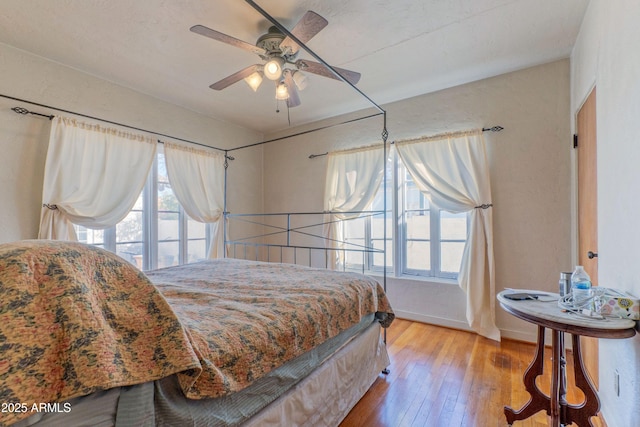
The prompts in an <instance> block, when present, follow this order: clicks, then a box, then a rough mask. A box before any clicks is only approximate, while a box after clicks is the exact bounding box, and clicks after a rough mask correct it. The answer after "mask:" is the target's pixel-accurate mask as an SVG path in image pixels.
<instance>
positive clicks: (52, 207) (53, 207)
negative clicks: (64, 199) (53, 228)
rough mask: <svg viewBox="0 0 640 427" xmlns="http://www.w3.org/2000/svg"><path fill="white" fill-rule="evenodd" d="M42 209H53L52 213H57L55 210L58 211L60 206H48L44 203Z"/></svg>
mask: <svg viewBox="0 0 640 427" xmlns="http://www.w3.org/2000/svg"><path fill="white" fill-rule="evenodd" d="M42 207H43V208H47V209H51V210H52V211H55V210H57V209H58V206H57V205H48V204H46V203H43V204H42Z"/></svg>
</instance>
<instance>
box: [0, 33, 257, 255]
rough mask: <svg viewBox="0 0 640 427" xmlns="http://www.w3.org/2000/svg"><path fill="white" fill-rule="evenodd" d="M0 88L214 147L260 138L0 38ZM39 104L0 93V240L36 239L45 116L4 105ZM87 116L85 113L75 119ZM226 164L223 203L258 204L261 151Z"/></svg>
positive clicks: (39, 109) (242, 206)
mask: <svg viewBox="0 0 640 427" xmlns="http://www.w3.org/2000/svg"><path fill="white" fill-rule="evenodd" d="M0 94H3V95H7V96H12V97H16V98H21V99H26V100H29V101H32V102H36V103H40V104H45V105H51V106H54V107H58V108H62V109H65V110H69V111H76V112H79V113H81V114H86V115H90V116H95V117H100V118H104V119H107V120H111V121H114V122H120V123H124V124H127V125H130V126H135V127H138V128H142V129H148V130H151V131H154V132H159V133H163V134H167V135H172V136H176V137H178V138H184V139H188V140H192V141H197V142H200V143H203V144H208V145H213V146H216V147H219V148H231V147H234V146H240V145H246V144H250V143H253V142H256V141H260V140H262V135H261V134H259V133H257V132H252V131H248V130H246V129H243V128H240V127H237V126H233V125H229V124H227V123H224V122H221V121H216V120H213V119H210V118H207V117H204V116H201V115H199V114H195V113H193V112H191V111H188V110H185V109H183V108H180V107H177V106H174V105H171V104H168V103H166V102H163V101H161V100H158V99H155V98H152V97H149V96H146V95H144V94H141V93H138V92H135V91H132V90H130V89H127V88H124V87H121V86H117V85H115V84H112V83H110V82H107V81H105V80H101V79H97V78H95V77H93V76H90V75H87V74H84V73H80V72H78V71H76V70H74V69H71V68H68V67H65V66H62V65H60V64H57V63H54V62H51V61H47V60H44V59H42V58H40V57H36V56H33V55H31V54H27V53H25V52H24V51H20V50H17V49H14V48H11V47H8V46H6V45H2V44H0ZM15 106H24V107H25V108H27V109H30V110H32V111H36V112H42V113H46V114H62V113H58V112H56V111H48V110H47V109H46V108H42V107H37V106H33V105H29V104H23V103H20V102H16V101H12V100H9V99H6V98H2V97H0V200H2V209H0V243H3V242H10V241H15V240H21V239H33V238H36V237H37V233H38V225H39V215H40V205H41V203H42V200H41V197H42V179H43V173H44V163H45V158H46V152H47V141H48V136H49V120H48V119H46V118H38V117H35V116H21V115H18V114H16V113H14V112H13V111H11V110H10V108H12V107H15ZM82 120H86V119H82ZM236 157H237V160H236V161H234V162H231V163H232V164H231V166H230V169H229V189H230V191H229V195H230V196H229V199H230V200H229V206H230V208H234V207H235V209H242V210H252V211H255V210H260V209H262V197H261V192H262V182H261V180H262V170H261V165H262V152H261V150H253V151H250V152H247V153H245V154H243V155H241V156H240V155H238V156H236Z"/></svg>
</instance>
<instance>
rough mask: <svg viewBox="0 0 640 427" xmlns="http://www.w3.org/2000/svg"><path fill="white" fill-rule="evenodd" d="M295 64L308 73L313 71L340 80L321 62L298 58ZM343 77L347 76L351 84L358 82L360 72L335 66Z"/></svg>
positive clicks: (346, 78)
mask: <svg viewBox="0 0 640 427" xmlns="http://www.w3.org/2000/svg"><path fill="white" fill-rule="evenodd" d="M295 66H296V67H297V68H298V70H300V71H304V72H306V73H313V74H317V75H319V76H323V77H329V78H330V79H336V80H340V79H339V78H338V77H337V76H336V75H335V74H333V72H331V70H330V69H328V68H327V67H325V66H324V65H323V64H321V63H319V62H313V61H308V60H306V59H298V60H297V61H296V62H295ZM333 68H334V69H335V70H336V71H337V72H338V73H339V74H340V75H341V76H342V77H344V78H345V80H347V81H348V82H349V83H351V84H354V85H355V84H357V83H358V81H360V73H357V72H355V71H350V70H345V69H344V68H339V67H333Z"/></svg>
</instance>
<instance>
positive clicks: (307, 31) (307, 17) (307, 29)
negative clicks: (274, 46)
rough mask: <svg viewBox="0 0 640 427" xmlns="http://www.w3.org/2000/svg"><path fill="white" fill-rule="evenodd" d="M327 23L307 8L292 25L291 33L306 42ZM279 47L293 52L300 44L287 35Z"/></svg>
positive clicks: (289, 52)
mask: <svg viewBox="0 0 640 427" xmlns="http://www.w3.org/2000/svg"><path fill="white" fill-rule="evenodd" d="M328 23H329V22H328V21H327V20H326V19H324V18H323V17H322V16H320V15H318V14H317V13H315V12H312V11H310V10H308V11H307V13H305V14H304V16H303V17H302V18H301V19H300V21H298V23H297V24H296V26H295V27H293V30H291V34H293V35H294V36H296V38H297V39H298V40H300V41H301V42H302V43H307V42H308V41H309V40H311V39H312V38H313V36H315V35H316V34H318V33H319V32H320V31H321V30H322V29H323V28H324V27H326V26H327V24H328ZM280 49H281V50H282V51H283V52H286V53H288V54H294V53H296V52H297V51H298V50H299V49H300V46H298V44H297V43H296V42H294V41H293V40H291V38H289V36H287V37H285V38H284V40H282V42H280Z"/></svg>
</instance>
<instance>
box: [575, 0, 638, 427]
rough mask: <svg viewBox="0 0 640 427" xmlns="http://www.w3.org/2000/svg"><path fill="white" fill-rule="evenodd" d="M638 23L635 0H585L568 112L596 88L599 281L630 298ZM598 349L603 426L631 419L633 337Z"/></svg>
mask: <svg viewBox="0 0 640 427" xmlns="http://www.w3.org/2000/svg"><path fill="white" fill-rule="evenodd" d="M639 21H640V5H639V4H638V2H637V1H635V0H619V1H602V0H595V1H591V3H590V5H589V8H588V10H587V13H586V14H585V17H584V20H583V23H582V27H581V30H580V34H579V36H578V40H577V42H576V45H575V47H574V50H573V53H572V56H571V81H572V88H571V94H572V96H571V112H572V115H573V117H575V114H576V113H577V111H578V110H579V109H580V106H581V105H582V103H583V102H584V100H585V99H586V97H587V95H588V94H589V92H590V91H591V89H592V88H593V87H594V86H596V87H597V97H596V116H597V140H598V157H597V161H598V282H599V284H600V285H601V286H606V287H611V288H617V289H622V290H626V291H628V292H631V293H633V294H634V295H636V296H640V274H639V273H638V259H639V255H640V251H639V250H638V247H639V246H638V242H640V227H638V215H639V212H640V197H638V196H639V194H640V168H639V167H638V164H639V162H640V143H639V141H640V50H638V45H640V27H639V26H638V22H639ZM572 120H573V119H572ZM574 125H575V124H574ZM599 349H600V358H599V362H600V369H599V371H600V381H599V384H600V398H601V402H602V412H603V413H604V415H605V419H606V421H607V424H608V425H609V427H625V426H631V425H638V423H639V420H640V401H639V400H638V396H639V395H640V364H639V363H638V361H639V360H640V338H639V337H638V336H637V335H636V337H635V338H630V339H626V340H599ZM616 371H617V372H618V374H619V377H620V395H619V396H618V395H617V393H616V391H615V387H614V384H615V380H614V377H615V374H616Z"/></svg>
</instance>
